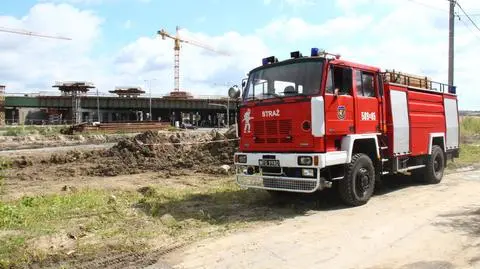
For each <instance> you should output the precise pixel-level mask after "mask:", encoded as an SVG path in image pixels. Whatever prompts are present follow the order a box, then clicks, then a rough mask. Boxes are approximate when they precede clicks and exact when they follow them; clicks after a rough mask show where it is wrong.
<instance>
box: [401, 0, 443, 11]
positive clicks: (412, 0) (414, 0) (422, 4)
mask: <svg viewBox="0 0 480 269" xmlns="http://www.w3.org/2000/svg"><path fill="white" fill-rule="evenodd" d="M407 1H409V2H412V3H415V4H418V5H421V6H424V7H428V8H431V9H435V10H439V11H444V12H448V10H446V9H443V8H439V7H434V6H431V5H427V4H425V3H422V2H418V1H416V0H407Z"/></svg>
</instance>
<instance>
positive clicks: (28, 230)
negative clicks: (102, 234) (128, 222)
mask: <svg viewBox="0 0 480 269" xmlns="http://www.w3.org/2000/svg"><path fill="white" fill-rule="evenodd" d="M116 195H117V197H118V198H117V199H116V201H115V202H109V201H111V198H110V193H108V192H106V191H100V190H84V191H80V192H77V193H67V194H56V195H46V196H35V197H28V196H27V197H23V198H21V199H19V200H16V201H12V202H7V203H5V202H0V231H3V232H5V233H6V234H2V233H0V267H1V265H3V266H5V265H11V264H21V263H25V262H29V261H32V260H39V259H41V257H44V256H46V255H47V254H48V252H49V249H35V248H32V242H33V241H35V239H38V238H41V237H45V236H47V237H48V236H53V235H56V234H60V235H61V236H63V237H66V236H67V233H71V234H75V233H78V232H79V227H80V226H79V225H82V228H83V229H84V230H86V231H88V230H89V229H90V230H92V231H95V230H96V229H99V230H100V231H102V230H104V229H108V226H109V225H111V224H112V223H116V222H117V221H118V220H124V219H125V214H126V213H125V208H128V207H129V206H130V201H132V200H135V199H136V198H137V197H136V194H135V193H128V192H127V193H123V192H117V193H116ZM27 241H28V242H29V243H28V244H26V242H27Z"/></svg>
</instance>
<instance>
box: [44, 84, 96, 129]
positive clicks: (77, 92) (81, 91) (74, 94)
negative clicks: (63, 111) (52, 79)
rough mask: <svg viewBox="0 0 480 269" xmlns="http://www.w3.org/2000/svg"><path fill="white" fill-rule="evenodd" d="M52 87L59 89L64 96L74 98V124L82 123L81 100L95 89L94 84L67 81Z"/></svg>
mask: <svg viewBox="0 0 480 269" xmlns="http://www.w3.org/2000/svg"><path fill="white" fill-rule="evenodd" d="M52 87H54V88H58V89H59V90H60V91H61V92H62V96H71V98H72V124H73V125H76V124H79V123H80V122H81V114H80V112H81V109H82V104H81V98H82V96H86V95H87V92H88V91H89V90H90V89H93V88H95V86H94V85H93V83H90V82H84V81H67V82H65V81H64V82H56V83H55V85H53V86H52Z"/></svg>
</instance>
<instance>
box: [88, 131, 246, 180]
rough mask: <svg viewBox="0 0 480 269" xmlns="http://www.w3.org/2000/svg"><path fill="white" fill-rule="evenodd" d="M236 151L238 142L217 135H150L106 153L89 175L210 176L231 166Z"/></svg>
mask: <svg viewBox="0 0 480 269" xmlns="http://www.w3.org/2000/svg"><path fill="white" fill-rule="evenodd" d="M229 137H231V136H229ZM237 148H238V141H237V140H231V139H229V138H227V136H225V134H222V133H219V132H217V131H212V132H210V133H208V134H195V133H175V134H168V133H160V132H154V131H147V132H145V133H142V134H139V135H137V136H135V137H133V138H129V139H124V140H122V141H120V142H118V143H117V144H116V145H115V146H113V147H112V148H110V149H108V150H105V151H104V152H103V156H102V157H103V158H102V159H101V162H99V163H98V164H97V165H95V166H93V167H92V168H90V169H89V172H88V173H89V175H96V176H114V175H120V174H133V173H138V172H145V171H171V170H176V169H189V170H192V171H197V172H210V173H211V172H212V171H218V169H217V168H218V167H220V166H221V165H224V164H232V163H233V154H234V152H235V151H236V150H237Z"/></svg>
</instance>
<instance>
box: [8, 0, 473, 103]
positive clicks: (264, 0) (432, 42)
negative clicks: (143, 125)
mask: <svg viewBox="0 0 480 269" xmlns="http://www.w3.org/2000/svg"><path fill="white" fill-rule="evenodd" d="M459 2H460V3H462V6H463V7H464V8H465V9H467V10H469V11H472V12H476V11H479V10H480V3H479V2H478V1H476V0H459ZM447 9H448V2H447V1H440V0H323V1H322V0H247V1H220V0H204V1H187V0H178V1H160V0H38V1H35V0H22V1H17V0H4V1H3V3H2V7H1V9H0V26H3V27H10V28H21V29H27V30H31V31H36V32H40V33H47V34H59V35H62V36H68V37H71V38H72V39H73V40H72V41H67V42H65V41H58V40H40V39H38V38H32V37H24V36H14V35H11V34H1V38H0V48H3V49H2V50H0V52H1V53H2V54H3V58H2V62H0V81H1V82H2V83H5V84H7V91H9V92H36V91H52V89H51V85H52V84H53V82H54V81H58V80H87V81H92V82H94V83H95V84H96V85H97V88H99V90H100V91H101V92H105V93H106V92H108V91H109V90H111V89H112V88H114V87H115V86H123V85H135V86H145V79H148V80H152V79H155V80H153V81H152V82H151V84H150V85H151V88H152V92H153V94H154V95H161V94H167V93H168V92H169V91H170V90H171V89H172V88H173V51H172V47H173V42H171V41H170V40H168V41H162V40H161V39H159V38H158V37H156V35H155V34H156V31H157V30H159V29H161V28H165V29H166V30H167V31H168V32H170V33H172V34H173V33H174V31H175V27H176V25H179V26H181V27H182V31H181V35H182V37H185V38H188V39H193V40H197V41H200V42H202V43H205V44H208V45H209V46H211V47H214V48H215V49H217V50H222V51H225V50H226V51H229V52H230V54H231V56H229V57H222V56H220V55H216V54H214V53H213V54H212V53H207V52H206V51H205V50H203V49H199V48H196V47H193V46H191V45H184V46H183V47H182V50H181V58H180V63H181V69H180V72H181V88H184V89H187V90H188V91H191V92H193V93H194V94H196V95H210V94H215V95H217V94H225V86H219V84H229V83H238V82H239V81H240V80H241V79H242V78H243V76H244V74H245V73H246V72H247V71H248V70H249V69H252V68H254V67H256V65H258V64H260V63H261V58H262V57H265V56H269V55H272V54H274V55H276V56H277V57H278V58H279V59H282V58H283V59H284V58H288V56H289V52H290V51H294V50H301V51H302V52H304V54H308V52H309V50H310V48H311V47H321V48H325V49H327V50H329V51H332V52H334V53H340V54H341V55H342V57H344V58H346V59H348V60H353V61H357V62H361V63H364V64H371V65H377V66H379V67H381V68H389V69H397V70H401V71H404V72H409V73H416V74H422V75H427V76H430V77H432V78H433V79H435V80H439V81H445V82H446V80H447V76H446V71H447V57H446V55H447V54H446V53H447V36H448V35H447V33H448V32H447V26H448V25H447V18H448V13H447V11H446V10H447ZM464 22H465V21H457V22H456V30H457V32H456V38H457V39H456V61H455V62H456V70H455V72H456V73H455V74H456V84H457V86H458V88H459V97H460V98H461V101H460V106H461V108H464V109H478V110H480V105H479V104H478V103H479V102H477V101H474V99H475V98H474V97H475V96H476V90H477V89H476V88H477V85H478V84H480V78H478V75H477V74H478V69H476V68H475V67H474V66H476V63H475V62H474V59H476V58H478V57H479V56H480V55H479V53H480V52H479V51H480V50H479V49H478V47H479V46H480V32H478V33H474V34H472V29H473V28H472V26H471V25H470V29H469V28H467V27H466V26H465V24H464ZM478 23H480V19H479V20H478ZM19 62H21V63H28V64H26V65H25V64H23V65H19V64H18V63H19Z"/></svg>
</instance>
